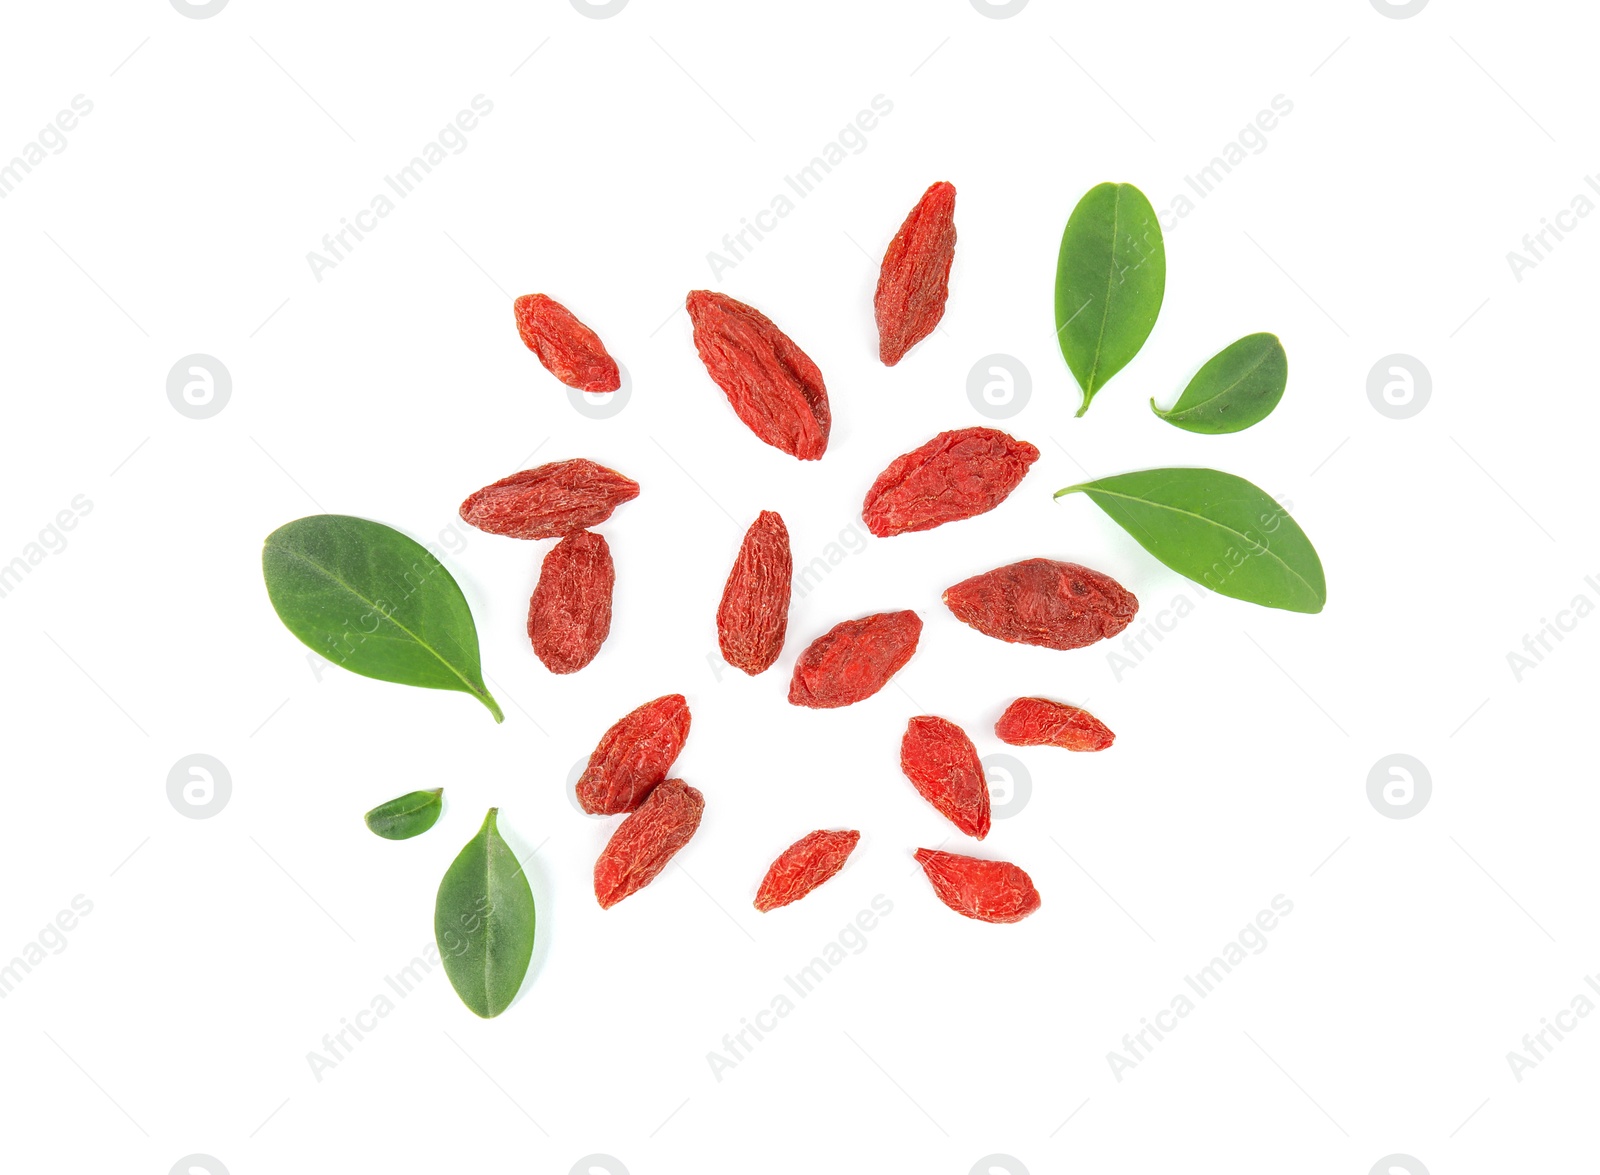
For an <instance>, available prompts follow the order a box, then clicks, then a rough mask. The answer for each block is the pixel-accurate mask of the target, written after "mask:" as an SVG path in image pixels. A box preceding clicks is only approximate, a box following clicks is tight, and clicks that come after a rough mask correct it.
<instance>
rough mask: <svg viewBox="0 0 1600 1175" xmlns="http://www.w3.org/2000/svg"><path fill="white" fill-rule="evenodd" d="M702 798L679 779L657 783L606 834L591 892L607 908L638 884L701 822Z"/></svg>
mask: <svg viewBox="0 0 1600 1175" xmlns="http://www.w3.org/2000/svg"><path fill="white" fill-rule="evenodd" d="M705 809H706V801H705V797H704V796H702V795H701V794H700V793H699V792H698V791H696V790H695V789H694V788H692V787H690V786H689V785H688V784H686V783H684V782H683V780H681V779H669V780H667V781H666V782H664V783H662V784H661V785H660V786H659V787H657V788H656V789H655V790H654V791H652V792H651V793H650V794H649V795H648V796H647V797H645V801H644V803H642V804H640V805H639V806H638V807H637V808H635V809H634V810H633V811H632V812H631V813H629V815H628V818H627V819H626V820H624V821H623V822H622V823H621V824H619V825H617V830H616V831H615V832H614V833H612V834H611V839H610V840H609V841H607V842H606V847H605V848H603V849H601V850H600V857H599V859H598V860H596V861H595V863H594V896H595V898H596V899H597V900H598V901H599V902H600V907H601V909H607V910H609V909H610V908H611V907H612V906H614V905H616V904H617V903H618V902H620V901H621V900H622V899H623V898H625V897H627V896H628V895H629V894H631V893H633V892H634V891H635V890H639V889H643V888H644V887H645V886H647V885H649V884H650V883H651V882H652V881H654V880H655V879H656V875H657V874H659V873H660V872H661V871H662V870H663V869H665V868H666V867H667V862H668V861H670V860H672V855H673V854H674V853H676V852H677V851H678V850H679V849H681V848H683V846H684V845H686V844H688V843H689V838H690V837H691V836H693V835H694V830H695V829H697V828H699V827H700V816H701V814H702V813H704V812H705Z"/></svg>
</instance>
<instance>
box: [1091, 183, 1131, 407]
mask: <svg viewBox="0 0 1600 1175" xmlns="http://www.w3.org/2000/svg"><path fill="white" fill-rule="evenodd" d="M1121 222H1122V185H1121V184H1118V185H1117V187H1116V191H1115V194H1114V195H1113V196H1112V199H1111V268H1110V269H1109V270H1107V271H1106V296H1105V300H1104V302H1103V303H1102V305H1101V307H1100V332H1099V333H1098V334H1097V335H1095V339H1094V362H1093V363H1092V364H1090V366H1089V386H1088V387H1087V388H1085V389H1084V391H1085V393H1086V394H1087V395H1090V396H1092V395H1094V394H1095V392H1096V391H1098V390H1099V385H1098V384H1096V383H1095V377H1096V376H1098V375H1099V374H1100V356H1101V355H1102V354H1103V353H1104V349H1105V341H1106V322H1107V321H1108V320H1109V319H1110V317H1111V290H1112V282H1111V278H1112V275H1113V274H1115V273H1116V271H1117V227H1118V225H1120V224H1121Z"/></svg>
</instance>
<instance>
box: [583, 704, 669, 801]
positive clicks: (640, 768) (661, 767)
mask: <svg viewBox="0 0 1600 1175" xmlns="http://www.w3.org/2000/svg"><path fill="white" fill-rule="evenodd" d="M688 737H689V703H688V702H687V701H686V700H685V699H684V696H683V695H682V694H668V695H667V696H666V697H664V698H657V699H656V700H655V701H653V702H646V703H645V704H644V705H642V706H640V707H639V708H638V709H637V710H634V711H632V712H631V713H628V714H625V715H623V716H622V717H621V718H619V719H618V720H617V721H616V722H615V723H614V724H612V727H611V729H610V730H608V731H606V732H605V734H603V735H601V736H600V745H599V746H597V747H595V749H594V754H592V755H590V756H589V765H588V766H587V767H585V768H584V769H583V774H582V775H581V776H579V777H578V786H577V792H578V802H579V803H580V804H582V805H583V810H584V811H585V812H588V813H589V814H590V815H591V816H594V815H602V814H604V815H608V816H609V815H613V814H615V813H617V812H631V811H633V809H635V808H637V807H638V806H639V805H640V804H641V803H643V802H644V798H645V797H646V796H648V795H649V794H650V792H651V791H652V790H653V789H654V788H655V786H656V785H657V784H659V783H660V782H661V781H662V780H663V779H665V778H666V777H667V772H668V771H669V770H671V768H672V764H673V762H674V760H676V759H677V757H678V752H679V751H681V750H683V744H684V742H685V741H686V740H687V739H688Z"/></svg>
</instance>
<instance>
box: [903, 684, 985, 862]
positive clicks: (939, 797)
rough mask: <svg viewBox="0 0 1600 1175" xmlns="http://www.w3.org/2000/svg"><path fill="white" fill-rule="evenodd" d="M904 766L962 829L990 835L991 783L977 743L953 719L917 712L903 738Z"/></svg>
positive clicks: (921, 789) (926, 796) (929, 798)
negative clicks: (980, 760) (921, 714)
mask: <svg viewBox="0 0 1600 1175" xmlns="http://www.w3.org/2000/svg"><path fill="white" fill-rule="evenodd" d="M900 770H902V771H904V772H905V773H906V778H907V779H909V780H910V781H911V782H912V784H913V786H915V787H916V789H917V792H918V794H920V795H921V796H922V798H923V799H925V800H927V801H928V803H930V804H932V805H933V806H934V807H935V808H937V809H939V811H940V812H941V813H942V814H943V815H944V816H945V817H946V818H947V819H948V820H949V821H950V822H951V823H952V824H954V825H955V826H956V827H957V828H959V829H960V830H961V831H962V832H964V833H966V834H967V835H968V836H970V837H975V838H976V839H978V840H982V839H983V838H984V837H986V836H988V835H989V783H988V781H987V780H986V779H985V778H984V773H983V764H982V763H980V762H979V761H978V749H977V748H976V747H974V746H973V745H972V740H971V739H970V738H968V737H967V735H966V732H965V731H963V730H962V729H961V728H960V727H959V726H957V725H956V724H955V723H954V722H951V721H949V720H948V719H944V718H936V717H933V716H932V715H924V716H923V717H920V718H913V719H912V720H911V721H910V722H909V723H908V724H907V726H906V733H905V737H904V738H902V739H901V740H900Z"/></svg>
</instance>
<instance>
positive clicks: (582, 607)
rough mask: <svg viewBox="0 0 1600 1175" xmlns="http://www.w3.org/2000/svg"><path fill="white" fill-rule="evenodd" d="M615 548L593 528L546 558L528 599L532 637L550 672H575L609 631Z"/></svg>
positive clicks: (558, 546) (574, 536)
mask: <svg viewBox="0 0 1600 1175" xmlns="http://www.w3.org/2000/svg"><path fill="white" fill-rule="evenodd" d="M616 582H617V572H616V568H615V567H613V566H612V563H611V548H610V547H609V546H607V545H606V540H605V538H604V537H602V536H601V535H597V534H595V533H594V531H592V530H580V531H579V532H578V533H577V534H569V535H568V536H567V537H566V538H564V539H562V540H561V541H560V542H559V543H557V544H556V545H555V546H554V547H552V548H550V553H549V554H548V555H546V556H545V557H544V566H543V567H541V568H540V569H539V583H538V586H537V587H535V588H534V589H533V599H531V600H530V601H528V639H529V640H531V641H532V642H533V651H534V652H535V653H537V654H538V655H539V660H541V661H543V662H544V663H545V667H546V668H547V669H549V670H550V672H551V673H576V672H577V671H578V670H580V669H582V668H583V667H584V666H585V665H587V664H588V663H589V662H590V661H593V660H594V658H595V654H596V653H598V652H599V651H600V646H601V645H602V644H604V643H605V639H606V635H607V634H608V633H610V631H611V589H612V588H613V587H614V586H615V585H616Z"/></svg>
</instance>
